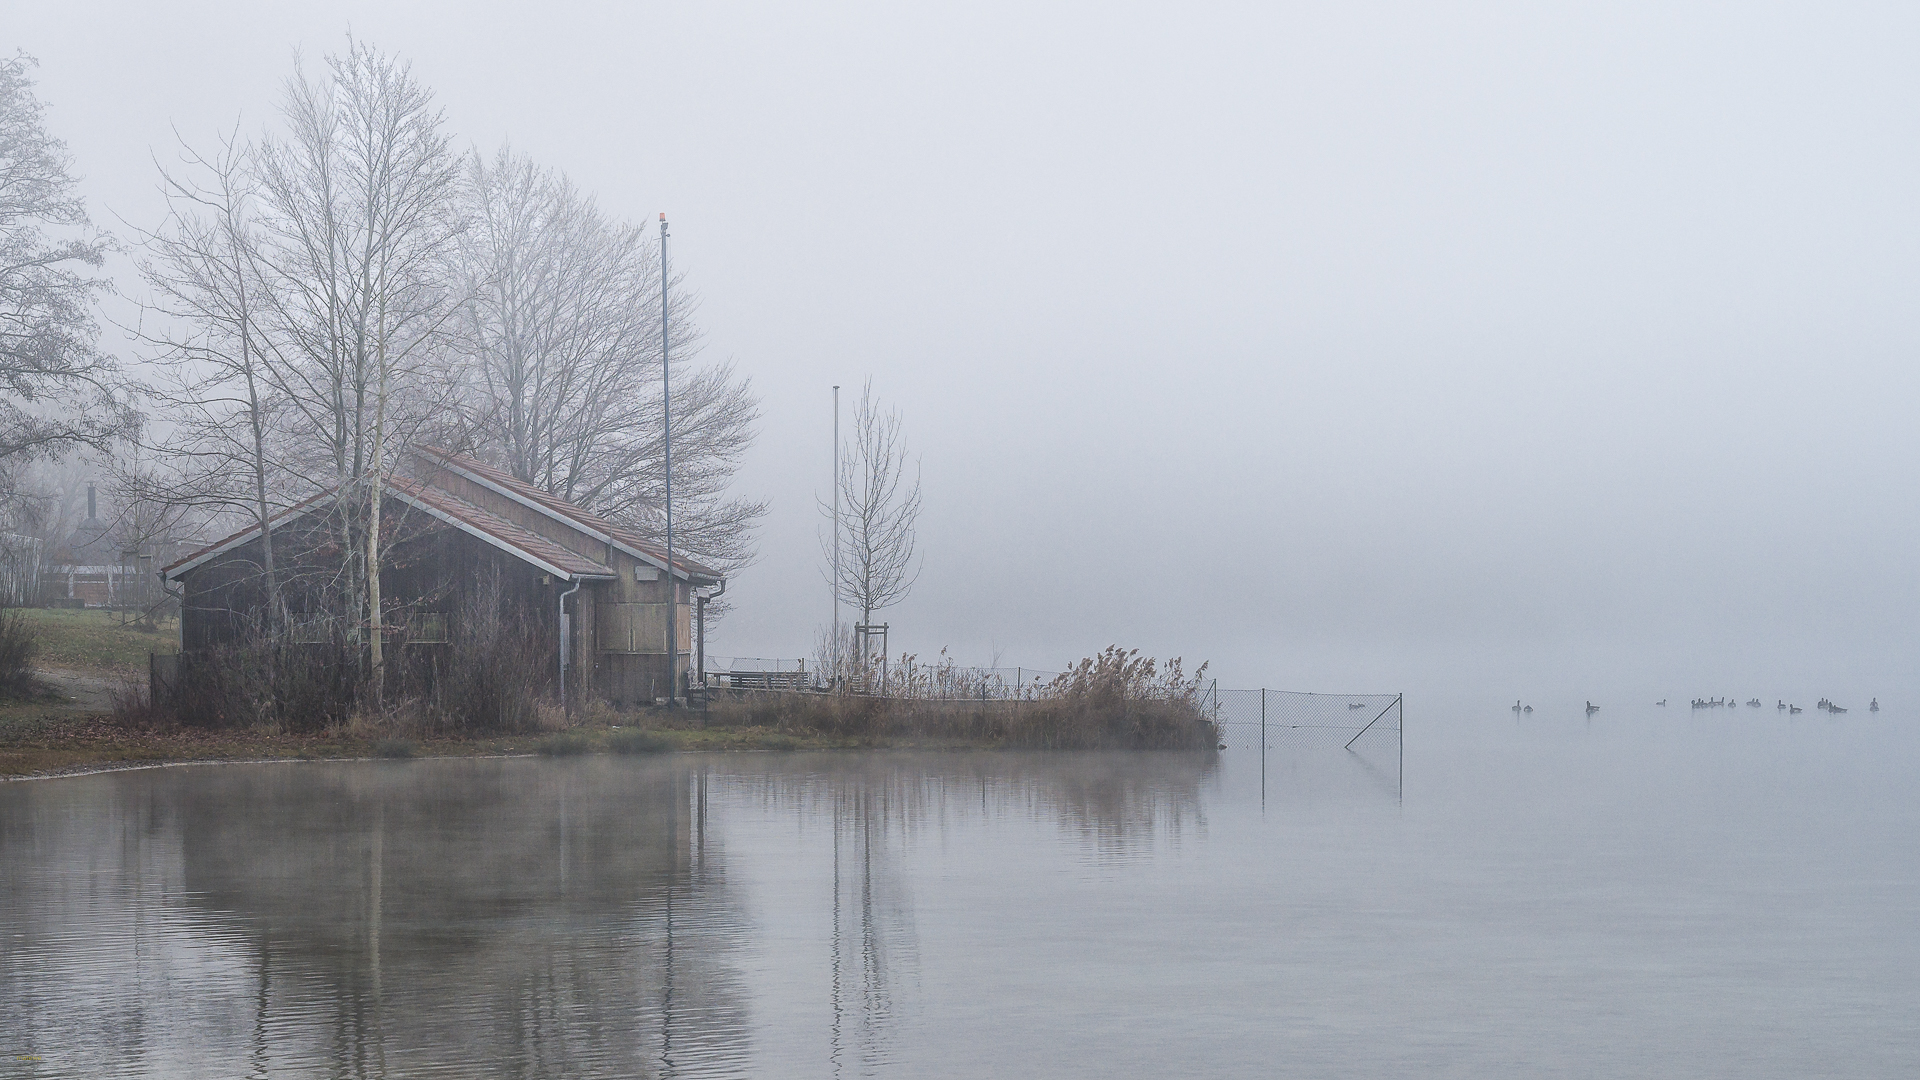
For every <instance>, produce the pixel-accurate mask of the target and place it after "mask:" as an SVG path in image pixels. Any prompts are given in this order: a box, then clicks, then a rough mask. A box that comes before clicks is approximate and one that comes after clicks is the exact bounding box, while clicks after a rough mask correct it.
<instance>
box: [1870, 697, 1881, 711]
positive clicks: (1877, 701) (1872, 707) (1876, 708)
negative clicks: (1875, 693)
mask: <svg viewBox="0 0 1920 1080" xmlns="http://www.w3.org/2000/svg"><path fill="white" fill-rule="evenodd" d="M1867 711H1868V712H1879V711H1880V699H1879V698H1874V699H1873V704H1871V705H1868V706H1867Z"/></svg>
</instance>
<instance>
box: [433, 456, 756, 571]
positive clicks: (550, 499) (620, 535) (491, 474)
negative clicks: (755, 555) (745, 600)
mask: <svg viewBox="0 0 1920 1080" xmlns="http://www.w3.org/2000/svg"><path fill="white" fill-rule="evenodd" d="M412 446H413V449H415V450H418V451H421V452H424V453H426V454H428V455H430V456H432V457H435V458H438V459H439V460H440V462H441V463H442V464H444V465H447V466H449V467H451V468H454V469H465V470H467V471H470V472H475V473H478V474H480V475H481V476H483V477H485V478H486V479H487V480H489V481H492V482H493V483H496V484H500V485H502V486H503V487H506V488H508V489H510V490H512V491H514V492H516V493H518V494H519V495H521V496H523V497H525V498H527V499H530V500H532V501H533V502H535V503H537V504H539V506H540V507H544V508H545V509H546V510H547V511H548V512H550V513H551V514H552V515H553V516H554V517H556V518H557V519H559V520H560V521H561V522H562V523H567V524H572V525H574V526H586V527H587V528H590V529H595V530H598V531H599V532H602V533H605V534H606V535H607V536H609V537H612V538H614V539H615V540H617V541H619V542H620V543H622V544H624V545H626V546H628V547H631V548H637V549H639V550H641V551H643V552H645V553H646V554H647V555H648V556H649V557H651V558H655V559H659V560H661V561H662V562H667V561H669V560H668V558H667V554H666V551H665V549H664V548H663V547H662V546H661V545H660V544H657V543H655V542H654V541H652V540H648V539H646V538H644V537H642V536H641V535H640V534H639V533H637V532H635V531H634V530H633V529H631V528H629V527H628V526H625V525H622V524H620V523H619V522H617V521H613V520H612V519H610V518H606V517H602V516H601V515H599V514H596V513H594V512H593V511H591V510H588V509H587V508H585V507H583V506H580V505H577V504H576V503H573V502H572V501H570V500H568V499H565V498H563V497H561V496H560V495H557V494H555V493H553V492H551V491H547V490H546V489H544V488H541V487H539V486H538V485H535V484H531V483H528V482H527V481H525V480H522V479H520V478H519V477H517V476H515V475H513V474H512V473H511V472H508V471H507V470H505V469H502V468H500V467H499V466H497V465H490V464H488V463H486V462H484V461H481V460H480V459H479V458H476V457H474V456H473V455H471V454H463V453H457V452H455V451H452V450H446V449H443V448H441V447H438V446H432V445H429V444H426V443H414V444H412ZM671 562H672V563H673V564H674V565H676V566H677V567H678V568H679V569H680V570H681V571H682V572H684V573H688V574H703V575H709V576H713V577H720V576H721V573H720V571H719V570H716V569H714V568H713V567H711V566H707V565H706V564H704V563H701V562H697V561H695V560H693V559H690V558H688V557H687V556H685V555H683V554H679V553H675V554H674V556H673V557H672V559H671Z"/></svg>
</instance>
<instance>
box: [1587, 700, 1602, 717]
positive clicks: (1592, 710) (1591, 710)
mask: <svg viewBox="0 0 1920 1080" xmlns="http://www.w3.org/2000/svg"><path fill="white" fill-rule="evenodd" d="M1599 711H1600V706H1598V705H1595V704H1594V703H1593V702H1591V701H1589V702H1587V715H1588V716H1592V715H1593V714H1594V713H1597V712H1599Z"/></svg>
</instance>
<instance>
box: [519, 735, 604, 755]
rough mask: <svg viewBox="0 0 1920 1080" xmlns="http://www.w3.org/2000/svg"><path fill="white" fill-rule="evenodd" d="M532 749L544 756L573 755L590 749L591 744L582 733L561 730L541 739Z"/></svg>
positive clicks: (591, 747)
mask: <svg viewBox="0 0 1920 1080" xmlns="http://www.w3.org/2000/svg"><path fill="white" fill-rule="evenodd" d="M534 749H535V750H538V751H539V752H540V753H541V754H542V755H544V756H546V757H575V756H577V755H580V754H584V753H586V752H588V751H590V750H592V749H593V744H592V743H591V742H588V741H587V737H586V736H584V735H575V734H572V733H570V732H562V733H560V734H558V735H549V736H547V737H546V738H544V739H541V740H540V741H539V742H538V743H536V744H535V745H534Z"/></svg>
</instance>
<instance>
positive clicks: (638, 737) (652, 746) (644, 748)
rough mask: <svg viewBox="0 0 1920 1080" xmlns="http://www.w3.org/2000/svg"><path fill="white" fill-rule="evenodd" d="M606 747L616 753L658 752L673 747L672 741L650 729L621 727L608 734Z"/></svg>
mask: <svg viewBox="0 0 1920 1080" xmlns="http://www.w3.org/2000/svg"><path fill="white" fill-rule="evenodd" d="M607 748H608V749H609V750H612V751H613V752H614V753H616V754H660V753H665V752H666V751H668V750H671V749H673V743H671V742H669V741H668V740H667V739H666V738H665V737H664V736H660V735H656V734H654V733H653V732H651V731H642V730H640V729H639V728H621V729H620V730H619V731H616V732H614V733H613V734H612V735H610V736H608V738H607Z"/></svg>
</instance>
